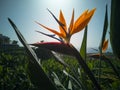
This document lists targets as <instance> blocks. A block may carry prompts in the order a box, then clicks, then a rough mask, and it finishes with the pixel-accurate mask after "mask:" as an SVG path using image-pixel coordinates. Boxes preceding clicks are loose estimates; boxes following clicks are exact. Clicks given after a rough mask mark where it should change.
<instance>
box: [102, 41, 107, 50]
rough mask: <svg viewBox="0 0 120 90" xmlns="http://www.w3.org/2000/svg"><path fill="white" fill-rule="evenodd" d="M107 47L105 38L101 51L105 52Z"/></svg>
mask: <svg viewBox="0 0 120 90" xmlns="http://www.w3.org/2000/svg"><path fill="white" fill-rule="evenodd" d="M107 48H108V40H105V41H104V43H103V47H102V52H105V51H106V50H107Z"/></svg>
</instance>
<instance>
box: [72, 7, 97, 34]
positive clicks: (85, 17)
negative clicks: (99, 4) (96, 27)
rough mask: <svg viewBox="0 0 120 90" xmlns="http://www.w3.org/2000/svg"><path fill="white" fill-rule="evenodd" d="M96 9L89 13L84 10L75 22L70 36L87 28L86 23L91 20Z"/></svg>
mask: <svg viewBox="0 0 120 90" xmlns="http://www.w3.org/2000/svg"><path fill="white" fill-rule="evenodd" d="M95 10H96V9H93V10H91V11H90V12H88V10H86V11H85V12H84V13H83V14H82V15H81V16H80V17H79V18H78V20H77V21H76V22H75V24H74V28H73V30H72V31H71V34H74V33H77V32H79V31H81V30H82V29H83V28H84V27H86V26H87V24H88V22H89V21H90V19H91V18H92V16H93V14H94V12H95Z"/></svg>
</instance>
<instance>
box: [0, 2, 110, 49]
mask: <svg viewBox="0 0 120 90" xmlns="http://www.w3.org/2000/svg"><path fill="white" fill-rule="evenodd" d="M110 3H111V0H0V33H2V34H3V35H6V36H9V37H10V38H11V40H18V39H17V36H16V34H15V32H14V30H13V28H12V27H11V26H10V24H9V22H8V20H7V18H8V17H9V18H11V19H12V20H13V21H14V23H15V24H16V25H17V27H18V28H19V30H20V31H21V33H22V34H23V36H24V37H25V38H26V40H27V41H28V43H34V42H39V41H41V40H44V41H55V40H53V39H50V38H49V37H47V36H44V35H41V34H39V33H37V32H36V31H35V30H40V31H42V32H45V33H48V34H51V32H49V31H47V30H45V29H44V28H42V27H40V26H39V25H38V24H36V23H35V21H38V22H40V23H42V24H44V25H46V26H48V27H50V28H53V29H56V30H59V28H58V24H57V23H56V21H55V20H54V18H53V17H52V16H51V15H50V13H49V12H48V11H47V8H48V9H49V10H51V11H52V12H53V13H54V15H55V16H56V17H58V16H59V11H60V9H61V10H62V11H63V14H64V16H65V19H66V22H67V24H68V25H69V23H70V19H71V15H72V10H73V8H74V11H75V20H76V19H77V18H78V17H79V16H80V15H81V14H82V12H84V11H85V10H86V9H89V10H91V9H93V8H96V12H95V14H94V16H93V17H92V19H91V21H90V22H89V24H88V47H98V46H99V43H100V40H101V36H102V30H103V24H104V16H105V6H106V4H108V18H109V19H110ZM108 31H109V28H108ZM83 32H84V31H81V32H79V33H77V34H74V35H73V36H72V39H71V43H72V44H73V45H75V46H76V47H77V48H79V47H80V45H81V41H82V37H83ZM107 38H109V34H107Z"/></svg>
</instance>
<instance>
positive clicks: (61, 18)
mask: <svg viewBox="0 0 120 90" xmlns="http://www.w3.org/2000/svg"><path fill="white" fill-rule="evenodd" d="M59 21H60V22H61V23H62V24H63V25H64V26H63V28H64V30H63V28H62V27H61V26H59V29H60V32H61V33H62V34H64V35H66V33H65V30H66V31H67V26H66V21H65V18H64V16H63V13H62V11H61V10H60V16H59Z"/></svg>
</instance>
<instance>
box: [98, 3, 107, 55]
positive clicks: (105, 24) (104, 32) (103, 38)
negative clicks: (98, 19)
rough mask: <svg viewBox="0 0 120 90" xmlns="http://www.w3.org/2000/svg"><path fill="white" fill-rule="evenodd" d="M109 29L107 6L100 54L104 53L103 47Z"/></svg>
mask: <svg viewBox="0 0 120 90" xmlns="http://www.w3.org/2000/svg"><path fill="white" fill-rule="evenodd" d="M107 28H108V14H107V5H106V12H105V20H104V27H103V34H102V38H101V42H100V46H99V50H100V53H102V47H103V43H104V41H105V37H106V33H107Z"/></svg>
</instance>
